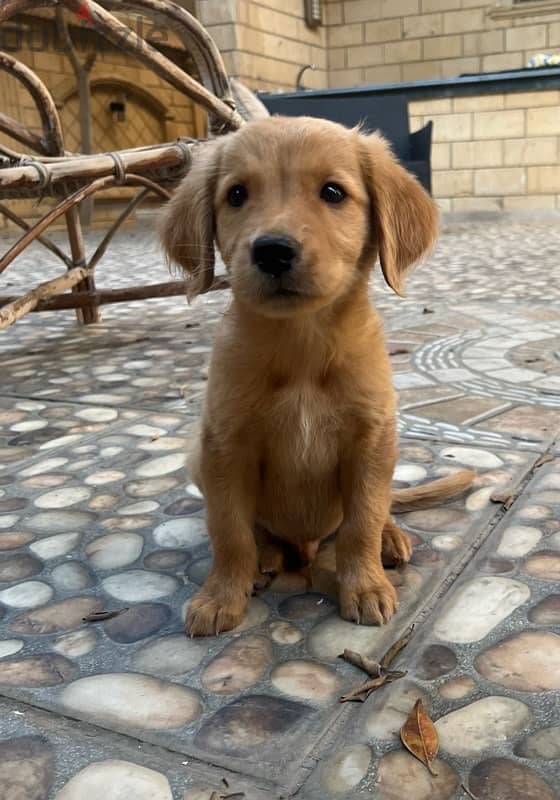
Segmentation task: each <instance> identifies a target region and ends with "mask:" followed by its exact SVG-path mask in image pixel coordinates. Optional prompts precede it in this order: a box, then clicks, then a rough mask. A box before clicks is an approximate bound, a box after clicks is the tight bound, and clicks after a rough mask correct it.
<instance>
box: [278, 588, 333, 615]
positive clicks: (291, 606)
mask: <svg viewBox="0 0 560 800" xmlns="http://www.w3.org/2000/svg"><path fill="white" fill-rule="evenodd" d="M333 610H334V604H333V603H332V601H331V600H329V599H328V597H325V596H324V595H322V594H316V593H315V592H310V593H309V594H298V595H295V596H294V597H288V598H286V600H282V602H281V603H280V605H279V607H278V613H279V614H280V616H281V617H285V618H286V619H297V620H306V619H307V620H315V619H318V618H319V617H324V616H326V615H327V614H330V613H332V611H333Z"/></svg>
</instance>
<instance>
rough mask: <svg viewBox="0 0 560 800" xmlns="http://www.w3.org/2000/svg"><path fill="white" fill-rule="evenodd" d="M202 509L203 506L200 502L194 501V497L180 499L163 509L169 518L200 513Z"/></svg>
mask: <svg viewBox="0 0 560 800" xmlns="http://www.w3.org/2000/svg"><path fill="white" fill-rule="evenodd" d="M203 508H204V504H203V503H202V502H201V501H200V500H195V499H194V497H180V498H179V499H178V500H174V501H173V502H172V503H170V504H169V505H168V506H166V507H165V513H166V514H168V515H169V516H170V517H184V516H187V515H188V514H194V513H195V512H197V511H201V510H202V509H203Z"/></svg>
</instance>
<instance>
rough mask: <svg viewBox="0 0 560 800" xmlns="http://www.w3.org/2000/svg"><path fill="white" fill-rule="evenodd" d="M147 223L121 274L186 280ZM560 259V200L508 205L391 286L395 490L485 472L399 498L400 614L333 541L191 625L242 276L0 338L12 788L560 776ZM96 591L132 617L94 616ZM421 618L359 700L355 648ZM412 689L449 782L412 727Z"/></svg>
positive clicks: (209, 789)
mask: <svg viewBox="0 0 560 800" xmlns="http://www.w3.org/2000/svg"><path fill="white" fill-rule="evenodd" d="M148 222H149V221H148V220H146V221H145V224H142V225H141V226H139V227H138V228H134V229H129V230H127V231H126V232H124V233H123V234H122V235H121V236H120V239H118V240H117V242H116V243H115V246H114V247H113V249H112V251H111V255H110V257H109V258H107V259H106V260H105V261H104V262H103V263H102V265H101V266H100V268H99V284H100V285H102V286H103V285H105V286H107V285H112V286H119V285H125V284H127V283H131V282H133V281H134V277H135V276H138V279H139V280H141V281H142V282H143V283H146V282H152V281H153V282H155V281H158V280H164V279H165V271H164V267H163V259H162V256H161V253H160V251H159V247H158V244H157V240H156V238H155V236H154V234H153V232H152V230H151V227H150V225H149V224H148ZM96 238H98V235H97V234H95V233H94V234H92V235H91V236H90V237H89V241H88V244H89V246H90V247H93V246H94V240H95V239H96ZM50 258H51V257H50V255H49V254H46V253H45V252H43V251H41V250H33V251H32V252H31V253H29V254H27V255H26V256H25V257H23V258H21V259H20V261H19V264H18V265H17V266H16V267H12V269H11V270H10V271H9V272H8V273H7V276H8V277H7V279H6V280H7V282H8V283H9V284H10V291H12V290H15V289H19V288H23V287H24V286H25V283H24V279H25V275H26V272H27V273H28V274H29V273H30V272H32V273H33V277H34V279H37V278H39V277H44V278H45V279H46V278H48V277H52V275H53V274H56V271H57V270H58V269H59V268H58V267H56V266H54V265H53V262H52V261H51V260H50ZM559 260H560V229H559V228H558V225H557V222H556V221H555V220H551V219H550V218H544V219H542V220H536V219H531V220H527V221H525V222H523V221H511V220H510V221H500V222H499V221H495V220H494V221H492V220H488V221H485V222H484V223H482V222H481V223H471V224H464V225H460V224H453V225H449V226H448V227H447V228H446V229H444V231H443V235H442V237H441V240H440V243H439V245H438V248H437V251H436V253H435V255H434V256H433V258H432V259H431V261H430V262H429V263H428V264H427V265H425V266H424V267H422V268H421V269H420V270H419V271H418V272H417V273H416V274H415V275H414V276H413V277H412V278H411V280H410V283H409V291H408V297H407V298H406V299H404V300H399V299H397V298H394V297H392V296H391V295H390V294H389V293H388V292H387V291H385V289H384V288H383V287H382V286H381V283H380V281H379V278H378V277H376V279H375V280H374V281H372V284H373V286H372V292H373V294H374V295H375V298H376V302H377V305H378V307H379V308H380V309H381V311H382V313H383V315H384V317H385V319H386V326H387V331H388V346H389V349H390V352H391V358H392V362H393V365H394V380H395V387H396V389H397V391H398V393H399V397H400V416H399V426H400V434H401V450H400V461H399V466H398V468H397V471H396V473H395V483H396V485H399V486H406V485H410V484H414V483H416V482H422V481H424V480H426V479H429V478H433V477H435V476H440V475H445V474H448V473H449V472H451V471H453V470H456V469H458V468H460V467H461V466H464V465H468V466H470V467H473V468H475V469H476V470H477V473H478V477H477V479H476V484H475V486H474V487H473V489H472V491H470V493H469V494H468V495H467V496H466V497H463V498H461V499H460V500H457V501H454V502H450V503H448V504H446V505H445V506H442V507H439V508H436V509H432V510H427V511H418V512H414V513H408V514H403V515H401V516H400V518H399V521H400V523H401V524H402V525H403V526H404V527H405V528H406V529H407V530H408V531H409V532H410V534H411V536H412V539H413V543H414V555H413V558H412V562H411V564H410V565H409V566H408V567H407V568H406V569H404V570H402V571H395V570H393V571H392V572H391V579H392V580H393V582H394V583H395V585H396V586H397V588H398V591H399V595H400V610H399V612H398V614H397V616H396V617H395V618H394V620H393V621H392V622H391V623H390V625H388V626H386V627H384V628H367V627H358V626H353V625H351V624H349V623H346V622H343V621H342V620H340V619H339V618H338V616H337V614H336V610H335V602H334V598H333V595H332V586H333V572H332V565H333V559H332V550H331V549H330V547H329V546H327V547H325V548H324V549H323V550H322V551H321V552H320V554H319V557H318V560H317V562H316V564H315V565H314V567H313V569H312V571H311V575H310V576H309V575H303V574H297V573H294V574H287V575H283V576H279V577H278V578H276V579H275V581H274V582H273V584H272V586H271V588H270V589H269V590H267V591H266V592H264V593H262V594H260V595H259V596H256V597H254V598H253V599H252V601H251V604H250V609H249V613H248V616H247V618H246V620H245V621H244V623H243V624H242V626H241V627H240V628H238V629H237V630H236V631H233V632H232V633H230V634H227V635H223V636H220V637H218V638H209V639H199V640H193V639H189V638H186V637H185V636H184V634H183V632H182V621H181V618H182V609H183V606H184V604H185V602H186V601H187V600H188V598H189V597H190V596H191V595H192V594H193V592H194V591H195V590H196V588H197V586H199V585H200V584H201V582H202V581H203V580H204V577H205V575H206V574H207V571H208V565H209V553H208V545H207V537H206V531H205V525H204V509H203V505H202V502H201V499H200V497H199V495H198V493H197V491H196V489H195V488H194V487H193V486H192V485H190V484H189V481H188V477H187V476H186V473H185V468H184V454H185V451H186V450H188V448H189V446H190V443H191V442H192V440H193V437H194V436H195V429H196V424H197V418H198V414H199V410H200V403H201V399H202V397H203V394H204V389H205V381H206V374H207V373H206V371H207V364H208V357H209V352H210V346H211V341H212V335H213V330H214V326H215V325H216V323H217V322H218V321H219V319H220V316H221V314H222V313H223V310H224V308H225V305H226V303H227V293H225V292H221V293H216V294H214V295H212V296H210V297H206V298H205V299H204V300H200V301H197V302H196V303H195V304H194V305H193V306H192V307H191V308H190V309H187V308H186V305H185V302H184V300H183V299H182V298H173V299H166V300H159V301H158V300H152V301H147V302H143V303H134V304H123V305H118V306H113V307H109V308H106V309H105V310H104V313H103V322H102V323H101V324H99V325H97V326H92V327H89V328H85V329H84V328H82V329H78V328H76V326H75V324H74V320H73V316H72V314H71V313H66V312H65V313H60V314H56V315H53V314H48V315H30V316H28V317H27V318H26V319H25V320H23V321H22V322H21V323H19V324H18V325H16V326H14V327H12V328H11V329H10V330H8V331H7V332H4V333H3V334H2V335H0V365H1V366H0V798H1V800H50V798H55V799H56V800H82V799H83V798H86V797H87V798H88V800H98V799H99V798H103V800H117V798H134V799H135V800H218V799H219V798H221V797H228V796H230V795H231V796H232V797H236V798H246V800H264V799H265V798H266V799H267V800H272V799H273V798H288V797H292V796H297V797H302V798H307V799H308V800H319V799H321V800H329V799H330V798H380V800H451V798H461V797H463V798H464V797H468V796H469V795H468V794H467V793H466V792H465V788H464V787H466V788H467V789H468V791H469V792H470V793H471V796H474V797H476V798H478V800H553V798H558V797H560V795H559V787H560V766H559V765H560V709H559V696H560V450H559V449H558V445H557V444H556V437H557V436H558V433H559V431H560V304H559V299H560V298H559V293H560V281H559V280H558V279H557V278H558V275H559V270H560V265H559ZM554 274H556V279H555V278H554ZM5 282H6V281H5ZM496 492H498V493H501V495H502V499H503V498H507V497H510V496H511V498H510V499H511V500H512V501H513V502H512V503H511V505H510V507H509V508H506V507H505V505H504V503H500V502H494V501H493V500H492V496H493V495H494V497H495V493H496ZM506 505H507V503H506ZM125 609H126V610H125ZM99 611H121V613H120V614H119V615H118V616H116V617H114V618H112V619H110V620H106V621H103V622H97V623H85V622H83V618H84V617H85V616H87V615H88V614H92V613H95V612H99ZM413 622H414V623H415V634H414V637H413V639H412V641H411V643H410V644H409V646H408V647H407V648H406V650H404V651H403V652H402V653H401V654H400V656H399V657H398V660H397V661H396V662H395V666H396V667H397V668H398V669H402V670H406V671H407V674H406V677H405V678H403V679H401V680H400V681H396V682H395V683H393V684H391V685H390V686H386V687H384V688H382V689H381V690H380V691H378V692H377V693H375V694H373V695H372V696H371V697H370V698H369V700H368V701H367V702H366V703H364V704H361V705H360V704H344V705H341V704H340V703H339V702H338V700H339V696H340V695H341V694H342V693H344V692H345V691H348V690H349V689H351V688H354V687H355V686H356V685H358V684H359V683H360V682H361V681H362V680H363V674H362V673H360V672H359V671H357V670H356V669H355V668H354V667H352V666H350V665H347V664H345V663H343V662H342V661H341V660H340V659H338V658H337V656H338V654H339V653H340V652H341V651H342V650H343V649H344V648H350V649H354V650H358V651H360V652H362V653H366V654H369V655H370V656H373V657H380V656H381V654H382V653H383V652H384V651H385V650H386V649H387V647H388V646H389V645H390V644H391V643H392V642H393V641H394V640H396V639H397V638H399V637H400V636H401V635H402V633H403V632H404V631H405V629H407V628H408V626H409V625H410V624H411V623H413ZM418 697H421V698H423V699H424V701H425V704H426V706H427V707H428V708H429V709H430V714H431V716H432V718H433V719H434V720H436V727H437V730H438V733H439V737H440V742H441V750H440V755H439V758H438V759H437V761H436V763H435V772H436V773H437V775H436V776H431V775H430V774H429V773H428V771H427V770H426V769H425V768H424V767H423V765H422V764H420V763H419V762H418V761H416V760H415V759H414V758H413V757H412V756H410V755H409V754H408V753H407V752H406V751H405V750H404V749H403V747H402V746H401V744H400V742H399V738H398V731H399V729H400V727H401V725H402V723H403V721H404V720H405V718H406V716H407V715H408V713H409V711H410V709H411V708H412V706H413V705H414V702H415V700H416V699H417V698H418Z"/></svg>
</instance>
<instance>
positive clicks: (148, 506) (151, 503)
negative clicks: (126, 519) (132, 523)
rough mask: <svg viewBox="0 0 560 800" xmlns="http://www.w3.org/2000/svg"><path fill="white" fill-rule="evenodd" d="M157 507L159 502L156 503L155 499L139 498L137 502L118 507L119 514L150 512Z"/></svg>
mask: <svg viewBox="0 0 560 800" xmlns="http://www.w3.org/2000/svg"><path fill="white" fill-rule="evenodd" d="M158 508H159V503H156V502H155V500H140V501H139V502H138V503H131V504H130V505H127V506H122V508H119V510H118V513H119V514H133V515H134V514H151V513H152V512H153V511H157V509H158Z"/></svg>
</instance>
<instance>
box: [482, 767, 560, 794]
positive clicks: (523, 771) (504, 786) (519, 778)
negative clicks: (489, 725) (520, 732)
mask: <svg viewBox="0 0 560 800" xmlns="http://www.w3.org/2000/svg"><path fill="white" fill-rule="evenodd" d="M468 787H469V790H470V791H471V792H472V793H473V794H474V795H475V797H477V798H478V800H557V795H556V793H555V792H554V791H553V789H552V788H551V787H550V786H549V785H548V784H547V783H545V782H544V781H543V779H542V778H541V777H540V776H539V775H537V773H536V772H533V770H532V769H529V767H527V766H525V765H523V764H517V763H516V762H515V761H510V760H509V759H507V758H491V759H488V760H487V761H482V762H481V763H480V764H477V765H476V767H474V769H473V770H472V772H471V774H470V776H469V780H468Z"/></svg>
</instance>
